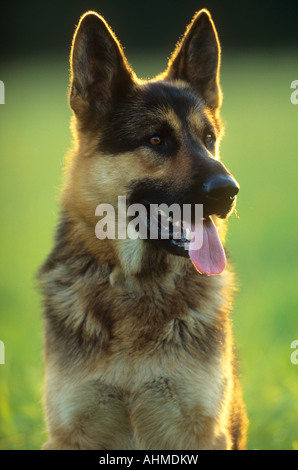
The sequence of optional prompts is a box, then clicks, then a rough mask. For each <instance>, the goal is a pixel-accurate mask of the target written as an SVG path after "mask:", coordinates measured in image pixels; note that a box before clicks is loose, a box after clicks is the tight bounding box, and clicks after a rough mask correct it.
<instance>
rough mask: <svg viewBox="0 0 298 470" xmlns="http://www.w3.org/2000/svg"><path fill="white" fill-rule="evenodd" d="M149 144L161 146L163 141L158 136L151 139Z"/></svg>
mask: <svg viewBox="0 0 298 470" xmlns="http://www.w3.org/2000/svg"><path fill="white" fill-rule="evenodd" d="M149 142H150V144H151V145H160V144H161V142H162V141H161V138H160V137H159V136H158V135H154V136H153V137H151V139H150V140H149Z"/></svg>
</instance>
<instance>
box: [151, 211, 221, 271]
mask: <svg viewBox="0 0 298 470" xmlns="http://www.w3.org/2000/svg"><path fill="white" fill-rule="evenodd" d="M153 206H156V205H153ZM145 207H146V209H147V218H146V220H143V223H144V228H145V230H147V238H148V239H150V241H151V242H153V243H155V244H156V245H158V246H160V247H162V248H164V249H166V250H167V251H168V252H169V253H171V254H173V255H176V256H183V257H186V258H190V259H191V261H192V263H193V265H194V266H195V268H196V269H197V271H199V272H200V273H201V274H208V275H212V274H219V273H221V272H222V271H223V270H224V268H225V266H226V256H225V252H224V248H223V246H222V243H221V241H220V238H219V235H218V229H217V227H216V226H215V224H214V222H213V220H212V218H211V217H210V216H204V217H199V218H198V217H196V219H195V220H191V221H188V220H185V219H183V218H181V219H179V218H175V216H173V215H172V214H171V213H170V214H169V213H166V212H165V211H163V210H162V209H160V208H158V207H157V208H156V207H153V209H152V208H151V209H150V204H148V203H146V204H145ZM201 215H203V214H201Z"/></svg>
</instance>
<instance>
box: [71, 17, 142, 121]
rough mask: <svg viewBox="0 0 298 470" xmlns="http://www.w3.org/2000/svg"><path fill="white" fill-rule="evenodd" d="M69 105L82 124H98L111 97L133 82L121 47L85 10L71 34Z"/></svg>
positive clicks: (109, 32) (106, 109)
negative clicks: (72, 34)
mask: <svg viewBox="0 0 298 470" xmlns="http://www.w3.org/2000/svg"><path fill="white" fill-rule="evenodd" d="M70 66H71V77H70V80H71V83H70V95H69V102H70V106H71V108H72V109H73V111H74V112H75V114H76V116H77V117H78V119H79V120H80V121H81V122H82V124H84V123H85V124H87V123H90V124H91V123H93V125H95V124H100V123H101V122H102V120H103V118H104V117H105V116H106V114H107V113H108V112H109V110H110V108H111V107H112V105H113V103H114V101H115V100H116V99H117V98H119V96H120V95H121V94H122V93H125V91H126V90H127V89H128V87H130V86H132V84H133V77H134V75H133V72H132V71H131V69H130V68H129V66H128V64H127V61H126V58H125V56H124V53H123V51H122V48H121V46H120V44H119V42H118V41H117V39H116V37H115V35H114V34H113V32H112V31H111V29H110V28H109V26H108V25H107V23H106V22H105V20H104V19H103V18H102V17H101V16H99V15H98V14H97V13H94V12H88V13H85V14H84V15H83V16H82V18H81V19H80V22H79V25H78V27H77V29H76V32H75V34H74V38H73V43H72V48H71V55H70Z"/></svg>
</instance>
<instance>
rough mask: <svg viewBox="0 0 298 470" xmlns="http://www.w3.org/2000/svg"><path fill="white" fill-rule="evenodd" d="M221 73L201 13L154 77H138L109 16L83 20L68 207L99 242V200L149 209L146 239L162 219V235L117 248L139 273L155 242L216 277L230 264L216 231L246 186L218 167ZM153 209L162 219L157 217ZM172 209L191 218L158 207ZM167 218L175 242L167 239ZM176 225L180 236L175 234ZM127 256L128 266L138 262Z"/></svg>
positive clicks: (77, 45) (74, 71)
mask: <svg viewBox="0 0 298 470" xmlns="http://www.w3.org/2000/svg"><path fill="white" fill-rule="evenodd" d="M219 67H220V45H219V41H218V37H217V33H216V30H215V27H214V24H213V21H212V19H211V16H210V14H209V12H207V11H206V10H202V11H200V12H199V13H197V14H196V15H195V17H194V19H193V20H192V22H191V24H190V25H189V26H188V28H187V29H186V32H185V35H184V37H183V38H182V40H181V41H180V42H179V43H178V45H177V47H176V49H175V51H174V53H173V55H172V57H171V59H170V61H169V64H168V67H167V70H166V71H165V72H164V73H162V74H161V75H159V76H158V77H156V78H155V79H153V80H150V81H141V80H139V79H138V78H137V77H136V76H135V74H134V72H133V71H132V70H131V68H130V67H129V65H128V63H127V60H126V58H125V56H124V53H123V50H122V48H121V47H120V45H119V43H118V41H117V39H116V37H115V35H114V34H113V32H112V31H111V29H110V28H109V26H108V25H107V23H106V22H105V21H104V19H103V18H102V17H100V16H99V15H97V14H96V13H93V12H89V13H86V14H85V15H84V16H83V17H82V18H81V20H80V22H79V25H78V27H77V30H76V32H75V35H74V40H73V45H72V50H71V88H70V105H71V108H72V109H73V111H74V116H75V123H74V128H75V136H76V138H77V148H76V152H75V154H74V156H73V159H72V162H71V165H70V168H69V172H68V175H69V176H68V178H67V182H66V188H67V191H65V192H64V205H65V206H66V207H67V211H68V213H69V214H72V217H76V218H79V219H80V221H81V223H82V224H85V225H86V227H89V229H90V230H91V232H90V237H95V235H94V226H95V224H96V221H97V220H98V219H97V218H96V217H95V208H96V207H97V206H98V205H99V204H101V203H105V204H111V205H112V206H113V207H115V208H116V207H117V204H118V196H126V197H127V203H128V204H130V205H132V204H142V206H144V207H145V208H146V214H147V216H146V217H145V219H146V220H145V222H144V223H145V225H146V229H147V231H148V232H147V233H149V232H150V228H151V227H150V224H152V220H153V221H154V220H155V221H156V226H157V237H152V238H154V239H153V240H150V242H148V240H141V241H140V239H138V240H133V241H132V240H130V241H128V240H126V241H125V240H121V241H119V240H118V241H117V243H116V242H115V243H114V246H116V247H117V250H118V253H119V252H121V253H122V257H123V256H124V255H123V253H124V252H125V249H126V250H128V251H127V253H130V255H131V257H132V258H133V259H138V262H136V261H135V262H134V265H135V267H134V269H133V270H134V271H140V270H141V264H142V263H141V259H142V253H143V251H144V249H145V247H148V243H153V244H154V246H155V248H156V247H157V248H158V249H162V250H163V249H165V250H166V251H168V252H170V253H171V254H174V255H177V256H183V257H190V258H191V260H192V262H193V264H194V265H195V266H196V268H197V269H198V270H199V271H200V272H202V273H207V274H217V273H219V272H221V271H222V270H223V268H224V266H225V255H224V250H223V248H222V244H221V241H220V238H219V235H218V230H217V228H216V225H217V224H218V220H219V218H221V219H224V218H226V217H227V216H228V215H229V214H230V213H231V211H232V209H233V207H234V205H235V198H236V194H237V193H238V190H239V186H238V184H237V182H236V181H235V179H234V178H233V177H232V176H231V174H230V173H229V172H228V170H227V169H226V168H225V166H224V165H223V164H222V163H221V162H220V161H219V142H220V137H221V124H220V118H219V109H220V106H221V99H222V98H221V90H220V85H219ZM161 204H163V206H161ZM153 205H154V207H155V208H156V207H157V211H156V213H155V214H154V213H152V212H151V213H150V208H151V207H152V206H153ZM173 205H178V207H180V208H182V207H184V205H185V206H188V207H190V213H189V214H188V220H186V219H184V218H183V215H181V216H180V220H179V217H178V220H177V217H176V218H175V219H173V217H172V212H171V213H170V214H169V213H167V214H166V213H165V211H164V210H163V209H160V207H163V208H164V207H171V206H172V207H173ZM197 205H202V207H203V211H202V212H201V213H200V214H201V217H200V219H199V223H200V224H201V227H202V246H201V248H200V249H191V244H190V238H191V237H190V236H189V230H192V229H194V230H195V227H196V224H198V220H195V218H196V212H195V207H196V206H197ZM116 214H117V211H116ZM117 215H118V216H119V214H117ZM149 215H150V216H151V217H149ZM163 215H166V216H167V217H166V219H165V220H162V217H163ZM154 216H155V219H154ZM140 220H141V219H140ZM165 221H166V222H167V223H168V227H167V230H168V234H169V236H168V237H164V236H161V232H162V227H163V223H164V222H165ZM214 222H215V223H214ZM178 228H179V229H180V237H175V231H177V229H178ZM163 234H164V233H163ZM149 238H150V237H149ZM119 242H121V243H120V244H119ZM93 246H95V245H94V244H93ZM149 246H150V245H149ZM125 247H126V248H125ZM186 248H187V249H186ZM136 253H138V255H136ZM127 258H128V255H126V261H125V264H126V265H130V266H132V263H131V262H129V261H128V259H127Z"/></svg>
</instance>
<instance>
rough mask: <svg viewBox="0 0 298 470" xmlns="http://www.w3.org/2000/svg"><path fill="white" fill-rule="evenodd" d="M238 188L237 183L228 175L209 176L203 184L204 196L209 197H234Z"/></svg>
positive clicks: (220, 198) (219, 198) (217, 198)
mask: <svg viewBox="0 0 298 470" xmlns="http://www.w3.org/2000/svg"><path fill="white" fill-rule="evenodd" d="M239 189H240V186H239V184H238V183H237V181H236V180H234V178H232V176H230V175H216V176H211V177H210V178H209V179H208V180H207V181H206V182H205V183H204V184H203V190H204V193H205V196H207V197H208V198H210V199H215V200H223V199H232V200H233V199H234V198H235V196H236V194H238V192H239Z"/></svg>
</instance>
